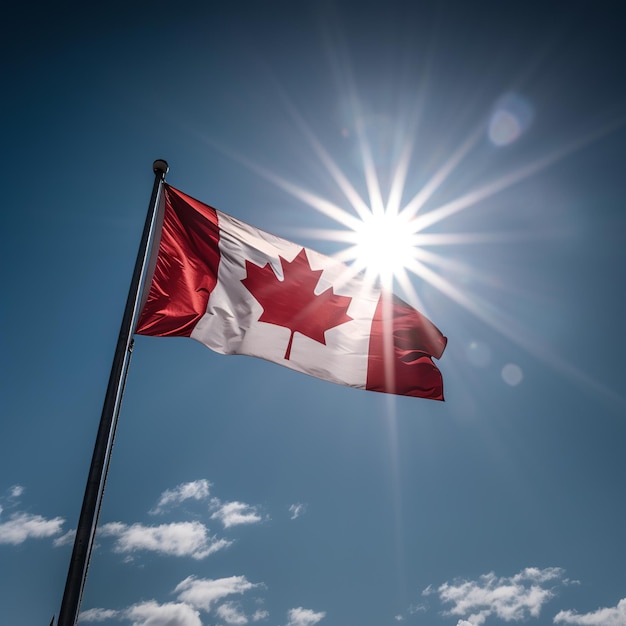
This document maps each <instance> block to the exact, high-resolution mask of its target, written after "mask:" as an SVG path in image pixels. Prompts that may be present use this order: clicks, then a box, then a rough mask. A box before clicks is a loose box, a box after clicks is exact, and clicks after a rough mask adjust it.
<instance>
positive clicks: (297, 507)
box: [289, 502, 306, 519]
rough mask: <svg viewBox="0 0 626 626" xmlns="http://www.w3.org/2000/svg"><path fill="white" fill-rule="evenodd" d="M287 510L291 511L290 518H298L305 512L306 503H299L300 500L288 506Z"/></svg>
mask: <svg viewBox="0 0 626 626" xmlns="http://www.w3.org/2000/svg"><path fill="white" fill-rule="evenodd" d="M289 512H290V513H291V519H298V518H299V517H300V516H301V515H303V514H304V513H305V512H306V504H301V503H300V502H298V503H297V504H292V505H291V506H290V507H289Z"/></svg>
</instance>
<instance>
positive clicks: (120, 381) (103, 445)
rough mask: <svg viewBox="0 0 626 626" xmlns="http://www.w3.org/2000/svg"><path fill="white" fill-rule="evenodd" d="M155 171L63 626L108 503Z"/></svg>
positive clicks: (76, 602) (157, 186)
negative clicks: (102, 510) (107, 488)
mask: <svg viewBox="0 0 626 626" xmlns="http://www.w3.org/2000/svg"><path fill="white" fill-rule="evenodd" d="M152 169H153V171H154V174H155V179H154V187H153V188H152V197H151V198H150V206H149V207H148V215H147V216H146V223H145V225H144V228H143V234H142V236H141V243H140V245H139V251H138V253H137V260H136V262H135V270H134V271H133V277H132V280H131V283H130V288H129V291H128V299H127V300H126V308H125V309H124V317H123V318H122V325H121V327H120V334H119V337H118V340H117V347H116V348H115V356H114V357H113V365H112V367H111V374H110V377H109V385H108V387H107V391H106V396H105V398H104V405H103V407H102V415H101V417H100V425H99V427H98V434H97V436H96V442H95V445H94V450H93V456H92V458H91V466H90V468H89V475H88V478H87V485H86V487H85V495H84V497H83V505H82V508H81V511H80V517H79V519H78V527H77V528H76V538H75V539H74V548H73V550H72V557H71V559H70V566H69V570H68V573H67V580H66V582H65V591H64V593H63V600H62V602H61V609H60V611H59V620H58V622H57V626H74V625H75V624H76V620H77V618H78V611H79V609H80V602H81V598H82V595H83V589H84V587H85V581H86V579H87V569H88V567H89V559H90V557H91V551H92V548H93V542H94V538H95V534H96V526H97V524H98V516H99V514H100V507H101V505H102V496H103V494H104V485H105V482H106V476H107V471H108V468H109V462H110V460H111V450H112V448H113V440H114V438H115V429H116V427H117V419H118V416H119V410H120V405H121V402H122V395H123V393H124V384H125V382H126V376H127V373H128V366H129V364H130V357H131V352H132V341H133V340H132V336H133V332H134V329H135V324H136V321H137V316H138V314H139V301H140V287H141V282H142V278H143V274H144V270H145V267H146V263H147V259H148V252H149V247H150V242H151V240H152V234H153V230H154V223H155V215H156V211H157V205H158V201H159V195H160V193H161V186H162V183H163V182H164V180H165V175H166V174H167V171H168V169H169V168H168V165H167V163H166V162H165V161H162V160H160V159H159V160H157V161H155V162H154V163H153V165H152Z"/></svg>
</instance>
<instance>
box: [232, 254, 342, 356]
mask: <svg viewBox="0 0 626 626" xmlns="http://www.w3.org/2000/svg"><path fill="white" fill-rule="evenodd" d="M278 258H279V259H280V264H281V266H282V268H283V277H284V278H283V280H280V279H279V278H278V277H277V276H276V274H275V273H274V270H273V269H272V266H271V265H270V264H269V263H266V264H265V265H264V266H263V267H259V266H258V265H255V264H254V263H251V262H250V261H248V260H246V272H247V276H246V278H244V279H243V280H242V281H241V282H242V283H243V284H244V286H245V287H246V289H247V290H248V291H249V292H250V293H251V294H252V295H253V296H254V298H255V300H256V301H257V302H258V303H259V304H260V305H261V307H262V308H263V313H262V314H261V317H259V321H260V322H267V323H268V324H276V326H282V327H283V328H288V329H289V330H291V335H290V337H289V343H288V344H287V351H286V352H285V359H289V356H290V354H291V344H292V343H293V336H294V333H296V332H298V333H301V334H303V335H306V336H307V337H309V338H310V339H313V340H314V341H318V342H319V343H323V344H324V345H326V339H325V337H324V332H325V331H326V330H328V329H329V328H334V327H335V326H339V324H345V323H346V322H349V321H351V320H352V318H351V317H350V316H349V315H347V314H346V311H347V310H348V306H350V301H351V300H352V298H350V297H349V296H338V295H336V294H335V293H333V289H332V287H329V288H328V289H327V290H326V291H324V292H323V293H321V294H319V295H316V294H315V287H316V286H317V283H318V282H319V279H320V275H321V274H322V272H323V270H312V269H311V266H310V265H309V260H308V259H307V256H306V252H305V250H304V248H302V250H300V252H299V253H298V256H297V257H296V258H295V259H294V260H293V261H291V262H289V261H287V260H285V259H283V258H282V257H281V256H279V257H278Z"/></svg>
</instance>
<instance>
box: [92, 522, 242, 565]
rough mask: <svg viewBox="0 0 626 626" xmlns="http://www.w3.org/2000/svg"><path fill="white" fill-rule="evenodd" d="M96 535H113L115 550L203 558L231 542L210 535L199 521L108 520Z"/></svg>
mask: <svg viewBox="0 0 626 626" xmlns="http://www.w3.org/2000/svg"><path fill="white" fill-rule="evenodd" d="M100 535H101V536H112V537H115V538H116V539H115V545H114V548H113V550H114V551H115V552H119V553H132V552H135V551H137V550H150V551H153V552H159V553H161V554H167V555H171V556H190V557H192V558H194V559H204V558H205V557H207V556H209V555H210V554H213V553H214V552H217V551H218V550H221V549H223V548H226V547H227V546H229V545H230V544H231V543H232V542H231V541H228V540H226V539H216V537H215V536H213V537H210V536H209V534H208V529H207V528H206V526H204V525H203V524H201V523H200V522H176V523H172V524H161V525H160V526H144V525H143V524H133V525H132V526H128V525H126V524H122V523H121V522H112V523H109V524H105V525H104V526H102V527H101V528H100Z"/></svg>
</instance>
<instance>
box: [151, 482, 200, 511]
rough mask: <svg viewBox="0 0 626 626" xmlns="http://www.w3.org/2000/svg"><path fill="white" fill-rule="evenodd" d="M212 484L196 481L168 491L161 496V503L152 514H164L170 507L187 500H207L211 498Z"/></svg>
mask: <svg viewBox="0 0 626 626" xmlns="http://www.w3.org/2000/svg"><path fill="white" fill-rule="evenodd" d="M210 487H211V483H210V482H209V481H208V480H205V479H201V480H194V481H192V482H189V483H181V484H180V485H178V486H177V487H174V489H168V490H166V491H164V492H163V493H162V494H161V497H160V498H159V501H158V502H157V505H156V507H155V508H154V509H152V510H151V511H150V514H152V515H157V514H159V513H163V511H165V510H166V509H167V508H168V507H170V506H173V505H175V504H180V503H181V502H184V501H185V500H205V499H206V498H208V497H209V489H210Z"/></svg>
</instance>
